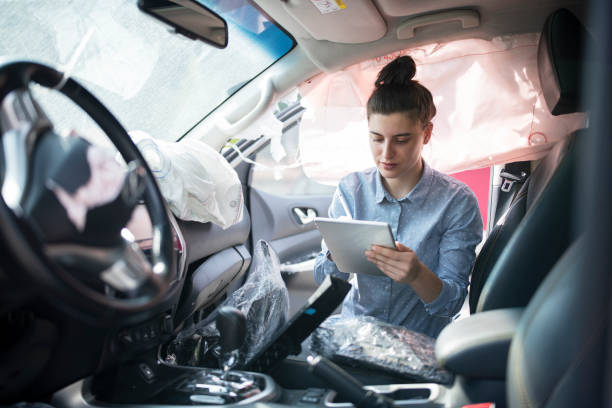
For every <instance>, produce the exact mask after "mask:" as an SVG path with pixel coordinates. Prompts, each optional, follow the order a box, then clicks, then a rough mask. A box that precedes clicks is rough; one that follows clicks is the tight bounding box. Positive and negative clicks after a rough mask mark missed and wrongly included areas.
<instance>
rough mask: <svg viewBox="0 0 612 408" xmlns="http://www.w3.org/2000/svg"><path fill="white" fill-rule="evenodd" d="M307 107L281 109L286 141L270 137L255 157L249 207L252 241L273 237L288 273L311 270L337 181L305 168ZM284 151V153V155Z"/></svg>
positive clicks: (249, 181) (249, 185)
mask: <svg viewBox="0 0 612 408" xmlns="http://www.w3.org/2000/svg"><path fill="white" fill-rule="evenodd" d="M303 112H304V108H303V107H302V106H301V105H300V104H299V101H295V102H294V103H291V104H286V105H285V104H281V105H280V109H279V110H277V111H276V112H275V115H276V117H277V119H279V120H280V121H281V123H282V135H281V137H280V138H279V139H280V140H274V139H272V140H268V141H267V142H266V143H264V145H263V146H262V147H261V148H260V149H259V150H258V151H257V152H256V153H255V154H254V156H251V157H253V158H254V164H251V165H250V168H249V170H248V172H249V173H248V182H247V186H248V187H247V191H246V195H247V199H246V202H247V206H248V209H249V212H250V214H251V242H252V243H255V242H257V241H258V240H260V239H263V240H266V241H268V242H269V243H270V244H271V245H272V247H273V248H274V249H275V251H276V252H277V254H278V256H279V258H280V261H281V264H282V266H281V270H282V271H283V272H289V273H293V272H298V271H301V272H309V271H312V263H313V259H314V257H315V256H316V254H317V253H318V252H319V251H320V249H321V236H320V234H319V232H318V230H317V229H316V227H315V224H314V222H313V221H314V218H315V217H317V216H322V217H326V216H327V210H328V208H329V205H330V203H331V198H332V195H333V193H334V191H335V185H327V184H322V183H320V182H318V181H316V180H314V179H312V178H310V177H308V175H307V174H306V172H305V171H304V166H303V163H301V161H300V160H301V155H300V140H299V123H300V120H301V116H302V114H303ZM279 151H281V154H282V155H283V156H284V157H282V159H280V160H278V158H279Z"/></svg>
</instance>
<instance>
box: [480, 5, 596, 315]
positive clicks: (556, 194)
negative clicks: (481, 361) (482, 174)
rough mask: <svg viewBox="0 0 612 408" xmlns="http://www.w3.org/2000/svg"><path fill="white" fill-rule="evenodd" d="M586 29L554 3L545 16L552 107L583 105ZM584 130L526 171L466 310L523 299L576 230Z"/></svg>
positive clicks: (487, 248)
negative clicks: (578, 167)
mask: <svg viewBox="0 0 612 408" xmlns="http://www.w3.org/2000/svg"><path fill="white" fill-rule="evenodd" d="M589 38H590V37H589V35H588V33H587V31H586V30H585V28H584V27H583V26H582V24H581V23H580V22H579V21H578V19H577V18H576V17H575V16H574V15H573V14H572V13H571V12H569V11H568V10H565V9H561V10H558V11H556V12H555V13H553V14H552V15H551V16H549V18H548V19H547V20H546V22H545V24H544V29H543V31H542V36H541V39H540V44H539V48H538V70H539V75H540V83H541V86H542V91H543V93H544V97H545V100H546V103H547V105H548V108H549V110H550V111H551V113H552V114H553V115H561V114H567V113H573V112H580V111H583V107H582V106H583V103H582V101H581V97H580V93H579V92H578V89H580V87H581V73H582V71H583V66H584V64H585V59H584V49H585V46H584V44H583V42H584V41H586V40H587V39H589ZM585 133H587V131H579V132H575V133H574V134H571V135H567V136H566V137H564V138H563V140H561V141H560V142H558V143H557V144H556V145H555V146H554V147H553V148H552V149H551V151H550V152H549V153H548V154H547V156H546V157H545V158H543V159H542V161H541V162H540V163H539V165H538V166H537V167H536V169H535V170H534V171H533V172H532V174H531V176H530V177H529V178H528V179H527V181H526V182H525V184H524V185H523V187H522V188H521V190H520V191H519V193H518V194H517V196H516V197H515V199H514V201H513V202H512V204H511V206H510V207H509V209H508V211H507V213H506V214H505V216H504V217H502V220H501V221H500V222H498V224H497V225H496V226H495V228H494V229H493V231H492V232H491V234H490V235H489V237H488V239H487V240H486V242H485V244H484V245H483V248H482V250H481V252H480V254H479V256H478V257H477V259H476V262H475V264H474V268H473V270H472V277H471V286H470V297H469V303H470V312H471V313H475V312H482V311H485V310H492V309H499V308H508V307H523V306H525V305H527V303H528V302H529V300H530V299H531V297H532V296H533V294H534V292H535V291H536V289H537V288H538V286H539V284H540V283H541V282H542V280H543V279H544V277H545V276H546V274H547V273H548V271H550V269H551V268H552V266H553V265H554V264H555V262H556V261H557V260H558V259H559V257H560V256H561V254H563V252H564V251H565V250H566V249H567V248H568V246H569V245H570V244H571V243H572V242H573V241H574V240H575V237H576V235H577V234H578V233H579V231H578V230H577V229H576V228H575V225H574V223H573V222H572V217H571V214H573V211H574V190H575V181H574V179H575V175H576V164H575V163H576V156H577V155H578V153H579V150H580V149H579V145H580V144H581V143H582V140H583V139H584V138H585V136H586V135H585Z"/></svg>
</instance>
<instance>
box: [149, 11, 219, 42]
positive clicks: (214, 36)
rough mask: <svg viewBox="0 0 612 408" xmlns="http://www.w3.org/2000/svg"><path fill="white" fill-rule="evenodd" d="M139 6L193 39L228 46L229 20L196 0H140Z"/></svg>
mask: <svg viewBox="0 0 612 408" xmlns="http://www.w3.org/2000/svg"><path fill="white" fill-rule="evenodd" d="M138 8H140V10H142V11H144V12H145V13H147V14H149V15H151V16H153V17H155V18H156V19H158V20H161V21H163V22H164V23H166V24H168V25H170V26H171V27H172V28H174V30H176V32H177V33H179V34H182V35H184V36H185V37H188V38H191V39H192V40H201V41H204V42H206V43H207V44H210V45H212V46H215V47H217V48H225V47H226V46H227V22H226V21H225V20H224V19H223V18H222V17H221V16H219V15H218V14H217V13H215V12H214V11H212V10H210V9H208V8H207V7H205V6H203V5H201V4H199V3H198V2H196V1H194V0H138Z"/></svg>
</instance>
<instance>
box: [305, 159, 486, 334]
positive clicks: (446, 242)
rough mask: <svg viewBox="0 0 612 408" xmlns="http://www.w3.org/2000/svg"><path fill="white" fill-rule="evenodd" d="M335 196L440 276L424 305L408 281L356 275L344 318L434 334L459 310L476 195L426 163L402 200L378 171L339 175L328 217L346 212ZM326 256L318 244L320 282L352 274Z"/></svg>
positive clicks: (475, 227)
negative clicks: (386, 228)
mask: <svg viewBox="0 0 612 408" xmlns="http://www.w3.org/2000/svg"><path fill="white" fill-rule="evenodd" d="M339 194H342V195H343V197H344V199H345V201H346V204H347V205H348V207H349V208H348V209H349V211H350V212H351V216H352V217H353V218H354V219H359V220H371V221H384V222H387V223H389V225H390V226H391V230H392V231H393V235H394V237H395V240H396V241H399V242H401V243H402V244H404V245H406V246H408V247H409V248H411V249H412V250H413V251H415V252H416V254H417V256H418V257H419V259H420V260H421V262H423V263H424V264H425V265H426V266H427V267H428V268H429V269H430V270H431V271H432V272H434V273H435V274H436V275H437V276H438V277H439V278H440V279H441V280H442V292H441V293H440V295H439V296H438V298H436V299H435V300H433V301H432V302H431V303H425V302H423V300H422V299H421V298H419V297H418V296H417V295H416V294H415V293H414V291H413V290H412V288H411V287H410V285H408V284H404V283H396V282H394V281H393V280H391V278H388V277H386V276H370V275H363V274H355V275H354V278H353V279H352V280H351V283H352V284H353V288H352V289H351V291H350V292H349V293H348V295H347V297H346V299H345V300H344V304H343V307H342V316H343V317H354V316H359V315H368V316H374V317H377V318H379V319H381V320H384V321H386V322H389V323H391V324H395V325H400V326H404V327H406V328H408V329H412V330H415V331H418V332H421V333H425V334H428V335H430V336H434V337H437V335H438V334H439V333H440V331H441V330H442V328H443V327H444V326H446V325H447V324H448V323H449V322H450V321H451V320H452V319H453V317H454V316H455V315H457V314H458V313H459V311H460V310H461V306H462V305H463V301H464V300H465V297H466V295H467V287H468V283H469V274H470V270H471V269H472V265H473V263H474V258H475V248H476V246H477V245H478V244H479V243H480V241H481V239H482V229H483V224H482V218H481V216H480V211H479V209H478V201H477V199H476V196H475V195H474V193H473V192H472V191H471V190H470V189H469V188H468V187H467V186H466V185H465V184H463V183H461V182H460V181H458V180H456V179H454V178H452V177H450V176H447V175H445V174H442V173H440V172H438V171H436V170H434V169H432V168H431V167H429V165H427V163H425V162H424V170H423V175H422V176H421V179H420V180H419V182H418V183H417V185H416V186H415V187H414V188H413V189H412V191H410V193H408V194H407V195H406V196H405V197H403V198H401V199H399V200H397V199H395V198H394V197H393V196H391V195H390V194H389V193H388V192H387V191H386V190H385V188H384V187H383V185H382V180H381V177H380V173H379V172H378V170H377V169H376V168H371V169H368V170H365V171H362V172H356V173H351V174H349V175H347V176H346V177H344V178H342V180H340V183H339V185H338V189H337V190H336V193H335V195H334V198H333V200H332V203H331V205H330V208H329V214H328V215H329V217H330V218H338V217H340V216H343V215H345V213H344V210H343V206H342V205H341V200H340V199H339V198H338V195H339ZM327 255H328V250H327V247H326V246H325V243H324V242H323V243H322V251H321V252H320V253H319V254H318V256H317V259H316V261H315V267H314V276H315V281H316V282H317V283H321V282H322V280H323V279H324V278H325V276H326V275H328V274H332V275H333V276H336V277H340V278H342V279H348V278H349V276H350V275H349V274H348V273H343V272H339V271H338V268H337V267H336V264H335V263H334V262H332V261H330V260H329V258H328V257H327Z"/></svg>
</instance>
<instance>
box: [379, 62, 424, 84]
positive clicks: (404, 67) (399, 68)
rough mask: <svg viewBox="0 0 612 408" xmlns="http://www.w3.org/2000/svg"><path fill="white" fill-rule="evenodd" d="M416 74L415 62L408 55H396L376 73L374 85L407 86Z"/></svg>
mask: <svg viewBox="0 0 612 408" xmlns="http://www.w3.org/2000/svg"><path fill="white" fill-rule="evenodd" d="M415 74H416V64H415V63H414V60H413V59H412V57H411V56H409V55H403V56H401V57H397V58H396V59H394V60H393V61H391V62H390V63H388V64H387V65H385V66H384V67H383V69H381V70H380V72H379V73H378V77H377V78H376V82H375V83H374V85H375V86H376V88H379V87H381V86H383V85H394V86H407V85H410V84H411V83H412V82H414V81H413V80H412V78H414V75H415Z"/></svg>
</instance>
